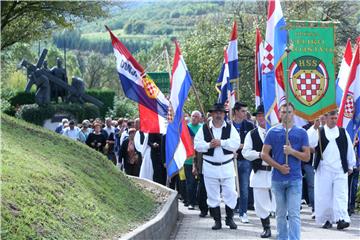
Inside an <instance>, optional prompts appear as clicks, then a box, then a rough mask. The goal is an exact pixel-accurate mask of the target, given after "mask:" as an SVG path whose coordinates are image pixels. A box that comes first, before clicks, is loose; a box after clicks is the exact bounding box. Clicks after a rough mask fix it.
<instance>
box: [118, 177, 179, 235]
mask: <svg viewBox="0 0 360 240" xmlns="http://www.w3.org/2000/svg"><path fill="white" fill-rule="evenodd" d="M131 179H132V180H134V181H139V182H141V183H143V184H145V185H147V184H148V185H152V186H156V187H158V188H159V189H160V190H161V191H167V192H170V196H169V198H168V200H167V201H166V203H165V204H164V206H163V208H162V210H161V211H160V212H159V213H158V215H156V216H155V217H154V218H153V219H151V220H150V221H148V222H146V223H145V224H143V225H141V226H139V227H137V228H136V229H135V230H133V231H131V232H130V233H127V234H126V235H124V236H122V237H121V238H119V239H120V240H125V239H131V240H135V239H136V240H138V239H156V240H158V239H169V238H170V235H171V232H172V230H173V229H174V227H175V226H176V221H177V218H178V200H177V194H178V193H177V192H176V191H174V190H172V189H170V188H167V187H165V186H163V185H161V184H158V183H155V182H153V181H150V180H148V179H142V178H138V177H131Z"/></svg>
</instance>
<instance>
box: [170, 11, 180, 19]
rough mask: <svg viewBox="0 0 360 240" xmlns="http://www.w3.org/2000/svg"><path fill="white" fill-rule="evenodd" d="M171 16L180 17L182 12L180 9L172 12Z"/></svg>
mask: <svg viewBox="0 0 360 240" xmlns="http://www.w3.org/2000/svg"><path fill="white" fill-rule="evenodd" d="M170 17H171V18H179V17H180V13H179V12H178V11H174V12H172V13H171V14H170Z"/></svg>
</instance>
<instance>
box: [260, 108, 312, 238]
mask: <svg viewBox="0 0 360 240" xmlns="http://www.w3.org/2000/svg"><path fill="white" fill-rule="evenodd" d="M279 115H280V119H281V124H279V125H277V126H275V127H273V128H271V129H270V130H269V131H268V133H267V135H266V138H265V141H264V145H263V149H262V152H261V157H262V159H263V160H264V161H266V162H267V163H268V164H269V165H271V166H272V167H274V170H273V175H272V190H273V192H274V194H275V200H276V223H277V232H278V237H277V239H279V240H285V239H286V240H287V239H291V240H297V239H300V231H301V230H300V226H301V223H300V204H301V194H302V174H301V161H304V162H307V161H309V159H310V148H309V139H308V136H307V133H306V131H305V130H304V129H302V128H299V127H297V126H294V122H293V117H294V106H293V105H292V104H291V103H288V104H287V106H286V104H284V105H282V106H281V107H280V111H279ZM286 122H287V124H286ZM286 125H287V127H288V130H289V131H288V138H289V144H288V145H286ZM270 150H271V151H272V154H271V156H270ZM286 155H288V163H286ZM287 217H288V220H287Z"/></svg>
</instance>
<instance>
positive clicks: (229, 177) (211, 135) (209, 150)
mask: <svg viewBox="0 0 360 240" xmlns="http://www.w3.org/2000/svg"><path fill="white" fill-rule="evenodd" d="M209 112H210V113H211V116H212V120H211V121H210V122H209V123H208V124H204V125H203V127H202V128H201V129H199V131H198V132H197V133H196V135H195V139H194V145H195V150H196V151H198V152H202V153H203V159H204V161H203V175H204V182H205V188H206V191H207V204H208V206H209V208H210V213H211V215H212V217H213V218H214V220H215V225H214V226H213V227H212V229H213V230H218V229H221V212H220V201H221V198H220V187H221V189H222V195H223V198H224V202H225V205H226V206H225V209H226V221H225V223H226V225H228V226H229V227H230V229H236V228H237V225H236V224H235V222H234V220H233V216H234V211H233V210H234V208H235V206H236V202H237V193H236V191H235V168H234V164H233V158H234V151H236V150H237V149H238V148H239V147H240V136H239V134H238V132H237V131H236V129H235V127H234V126H233V125H232V124H228V123H226V122H225V121H224V118H225V112H226V111H225V107H224V105H222V104H220V103H216V104H214V106H213V107H212V108H211V109H210V110H209Z"/></svg>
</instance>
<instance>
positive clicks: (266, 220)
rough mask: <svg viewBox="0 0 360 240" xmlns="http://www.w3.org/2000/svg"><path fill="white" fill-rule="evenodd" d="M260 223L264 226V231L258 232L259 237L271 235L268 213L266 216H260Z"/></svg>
mask: <svg viewBox="0 0 360 240" xmlns="http://www.w3.org/2000/svg"><path fill="white" fill-rule="evenodd" d="M260 220H261V224H262V226H263V228H264V231H263V232H262V233H261V234H260V237H261V238H269V237H271V230H270V215H269V216H268V217H267V218H264V219H263V218H260Z"/></svg>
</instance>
